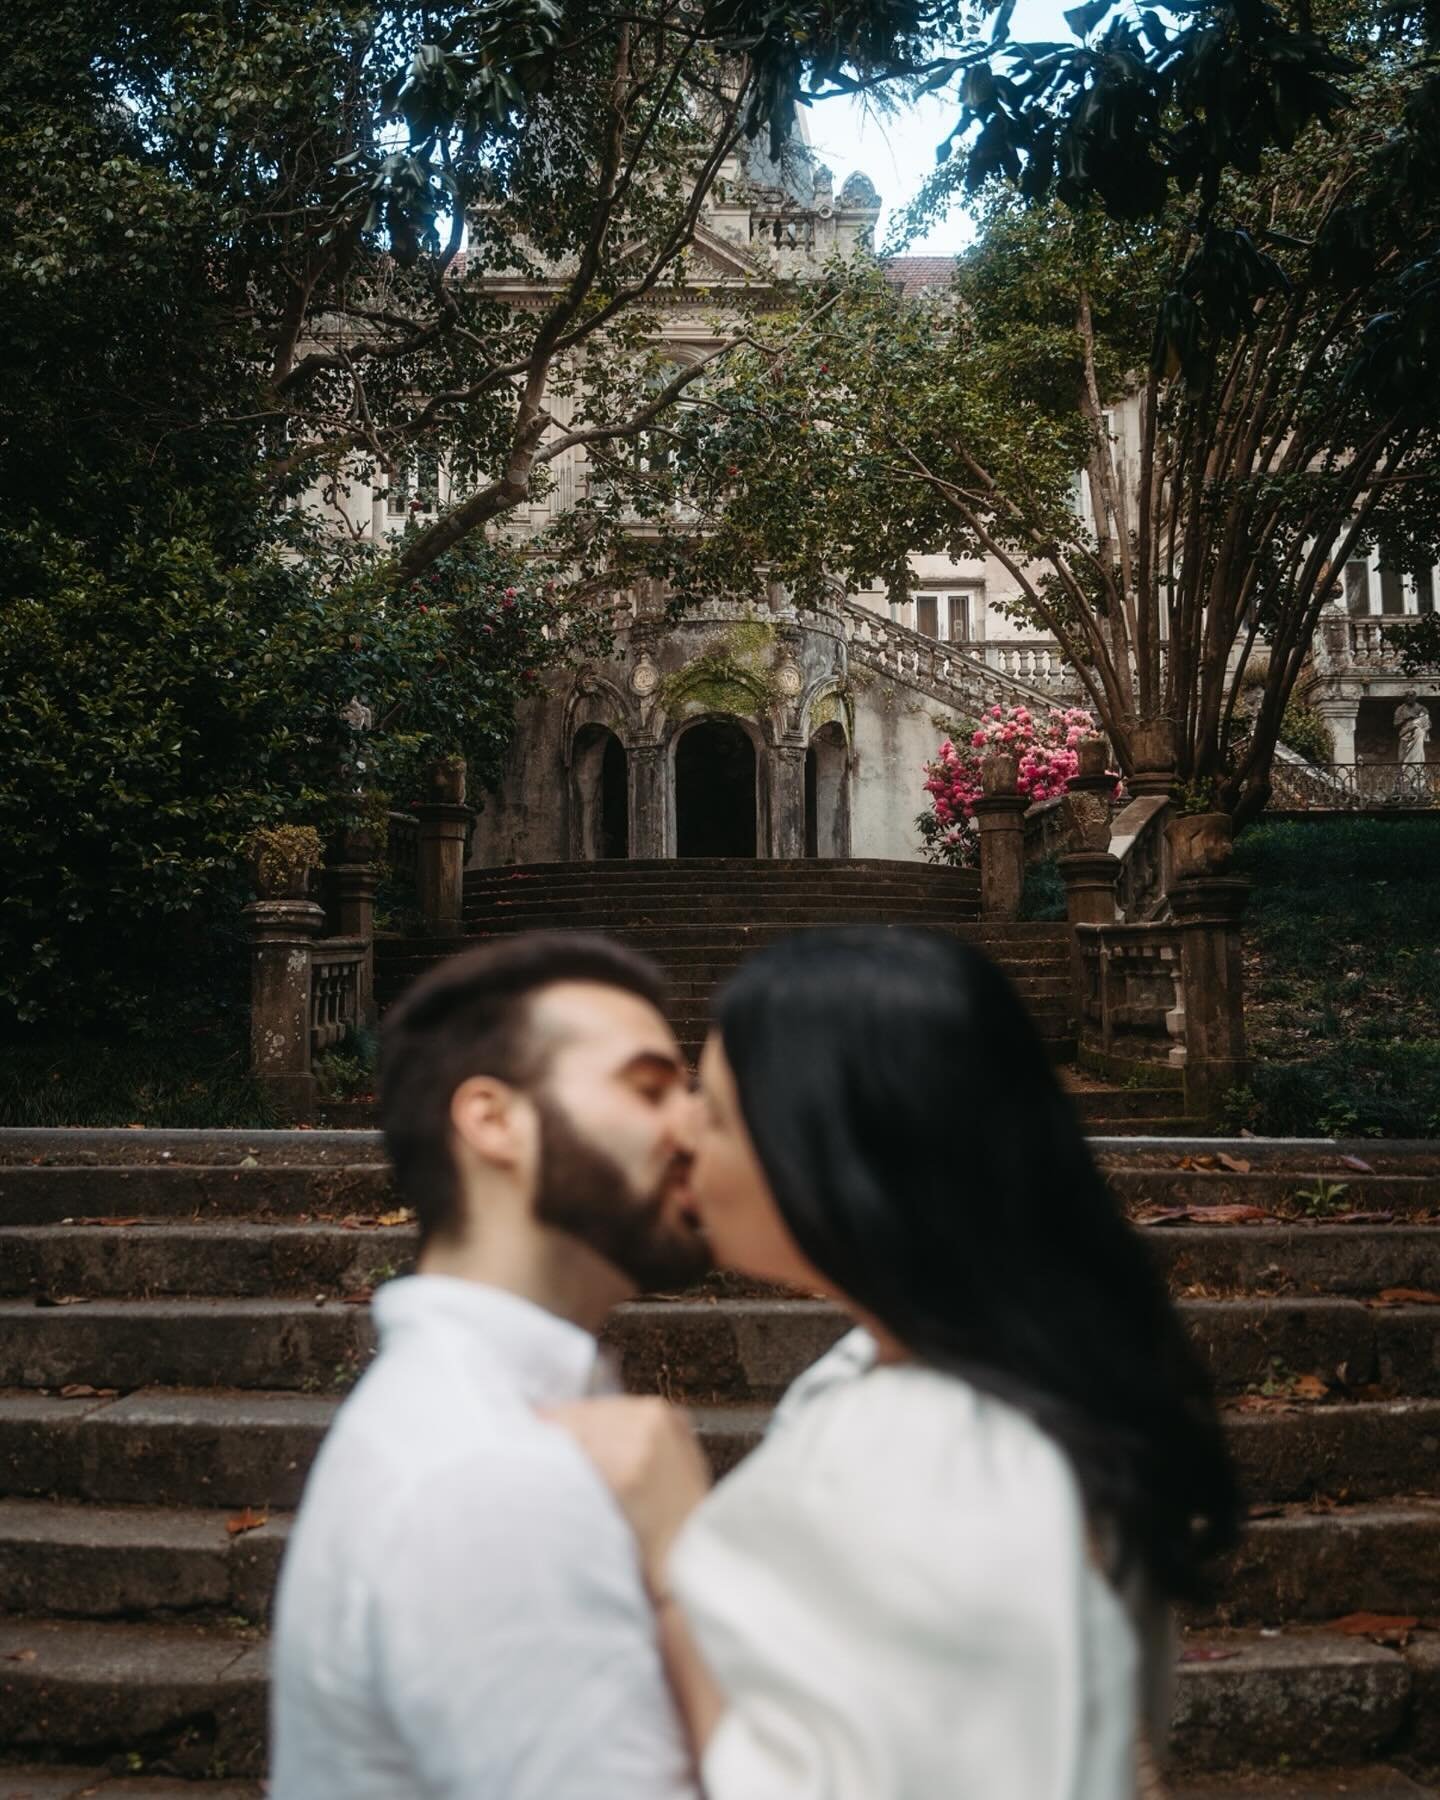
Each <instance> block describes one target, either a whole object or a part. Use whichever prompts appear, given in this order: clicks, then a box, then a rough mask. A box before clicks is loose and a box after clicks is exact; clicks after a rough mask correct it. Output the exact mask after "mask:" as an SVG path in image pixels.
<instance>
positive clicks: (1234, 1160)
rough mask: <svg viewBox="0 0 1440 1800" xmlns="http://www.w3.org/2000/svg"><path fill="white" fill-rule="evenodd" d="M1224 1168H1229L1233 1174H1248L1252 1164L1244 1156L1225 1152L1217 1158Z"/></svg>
mask: <svg viewBox="0 0 1440 1800" xmlns="http://www.w3.org/2000/svg"><path fill="white" fill-rule="evenodd" d="M1216 1161H1217V1162H1218V1163H1219V1164H1220V1167H1221V1168H1222V1169H1228V1170H1229V1171H1230V1173H1231V1174H1232V1175H1248V1174H1249V1173H1250V1165H1249V1163H1248V1162H1246V1160H1245V1158H1244V1157H1243V1156H1226V1155H1224V1154H1223V1153H1222V1154H1221V1155H1220V1156H1218V1157H1217V1158H1216Z"/></svg>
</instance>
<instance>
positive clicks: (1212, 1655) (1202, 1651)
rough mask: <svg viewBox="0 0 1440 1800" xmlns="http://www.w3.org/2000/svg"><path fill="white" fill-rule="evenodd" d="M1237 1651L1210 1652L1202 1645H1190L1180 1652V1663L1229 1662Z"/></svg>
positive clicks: (1236, 1654) (1237, 1653)
mask: <svg viewBox="0 0 1440 1800" xmlns="http://www.w3.org/2000/svg"><path fill="white" fill-rule="evenodd" d="M1239 1654H1240V1652H1239V1651H1238V1650H1211V1649H1209V1648H1208V1647H1207V1646H1205V1645H1204V1644H1191V1645H1189V1646H1188V1647H1187V1648H1186V1649H1184V1650H1182V1651H1181V1652H1180V1660H1181V1662H1182V1663H1197V1662H1199V1663H1205V1662H1229V1661H1230V1659H1231V1658H1232V1657H1235V1656H1238V1655H1239Z"/></svg>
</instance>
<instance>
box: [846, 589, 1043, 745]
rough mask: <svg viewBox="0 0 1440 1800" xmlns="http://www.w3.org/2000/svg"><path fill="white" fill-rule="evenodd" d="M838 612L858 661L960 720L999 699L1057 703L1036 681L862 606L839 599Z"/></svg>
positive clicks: (1018, 702)
mask: <svg viewBox="0 0 1440 1800" xmlns="http://www.w3.org/2000/svg"><path fill="white" fill-rule="evenodd" d="M837 610H838V612H839V615H840V618H841V622H842V625H843V628H844V634H845V641H846V644H847V645H848V646H849V650H850V655H851V657H852V659H853V660H854V661H855V662H857V663H860V664H861V665H862V666H863V667H865V668H867V669H871V670H873V671H874V672H875V673H876V674H879V675H888V676H890V677H892V678H893V679H895V680H898V681H905V682H908V683H909V684H910V685H911V686H912V687H917V688H920V689H921V690H923V692H925V693H927V694H929V695H930V696H931V697H932V698H934V699H936V700H938V701H940V702H941V703H942V704H943V705H947V706H949V707H950V708H951V709H952V710H953V711H954V712H955V714H956V715H957V716H958V717H962V718H974V717H976V716H977V715H978V714H979V712H980V711H981V709H982V708H983V707H985V706H987V705H989V704H990V703H992V702H994V701H997V700H998V701H1006V702H1008V703H1010V704H1011V705H1016V706H1040V707H1048V706H1049V705H1050V704H1051V702H1052V700H1053V698H1054V696H1053V695H1052V694H1050V693H1047V692H1046V690H1045V689H1044V688H1043V687H1040V686H1037V685H1036V684H1035V683H1034V682H1030V681H1025V680H1022V679H1020V678H1019V677H1018V676H1015V675H1009V674H1006V673H1005V672H1004V671H1003V670H1001V669H997V668H991V667H989V666H988V665H987V664H986V663H983V662H982V661H981V660H980V659H979V657H977V656H974V655H971V654H970V653H969V652H967V651H966V650H964V649H962V648H961V647H960V646H959V645H957V644H942V643H940V642H939V641H938V639H936V638H931V637H926V636H925V635H924V633H923V632H919V631H911V629H910V628H909V626H908V625H899V624H897V623H896V622H895V620H893V619H887V618H885V617H884V616H883V615H882V614H880V613H877V612H872V611H871V610H870V608H869V607H868V606H861V605H860V604H859V602H858V601H855V600H840V601H838V602H837Z"/></svg>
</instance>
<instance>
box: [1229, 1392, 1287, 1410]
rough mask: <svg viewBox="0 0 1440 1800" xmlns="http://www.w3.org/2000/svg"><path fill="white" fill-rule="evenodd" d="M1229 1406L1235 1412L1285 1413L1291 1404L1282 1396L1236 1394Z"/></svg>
mask: <svg viewBox="0 0 1440 1800" xmlns="http://www.w3.org/2000/svg"><path fill="white" fill-rule="evenodd" d="M1230 1404H1231V1405H1232V1406H1233V1407H1234V1408H1235V1410H1236V1412H1285V1411H1287V1410H1288V1409H1289V1408H1290V1406H1291V1405H1293V1402H1292V1401H1291V1400H1290V1399H1289V1397H1288V1396H1286V1395H1282V1394H1237V1395H1236V1397H1235V1399H1234V1400H1232V1401H1231V1403H1230Z"/></svg>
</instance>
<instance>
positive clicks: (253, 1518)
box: [225, 1506, 270, 1537]
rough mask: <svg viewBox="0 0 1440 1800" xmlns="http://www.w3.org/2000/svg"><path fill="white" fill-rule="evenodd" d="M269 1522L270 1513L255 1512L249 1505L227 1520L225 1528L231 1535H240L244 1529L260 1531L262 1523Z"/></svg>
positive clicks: (266, 1523)
mask: <svg viewBox="0 0 1440 1800" xmlns="http://www.w3.org/2000/svg"><path fill="white" fill-rule="evenodd" d="M269 1523H270V1515H269V1513H263V1512H255V1511H253V1510H252V1509H251V1508H250V1507H248V1506H247V1507H246V1508H245V1509H244V1511H243V1512H238V1513H236V1514H235V1516H234V1518H233V1519H227V1520H226V1521H225V1529H226V1530H227V1531H228V1532H229V1533H230V1535H231V1537H239V1536H240V1534H241V1532H242V1531H258V1530H259V1529H260V1527H261V1526H262V1525H268V1524H269Z"/></svg>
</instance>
